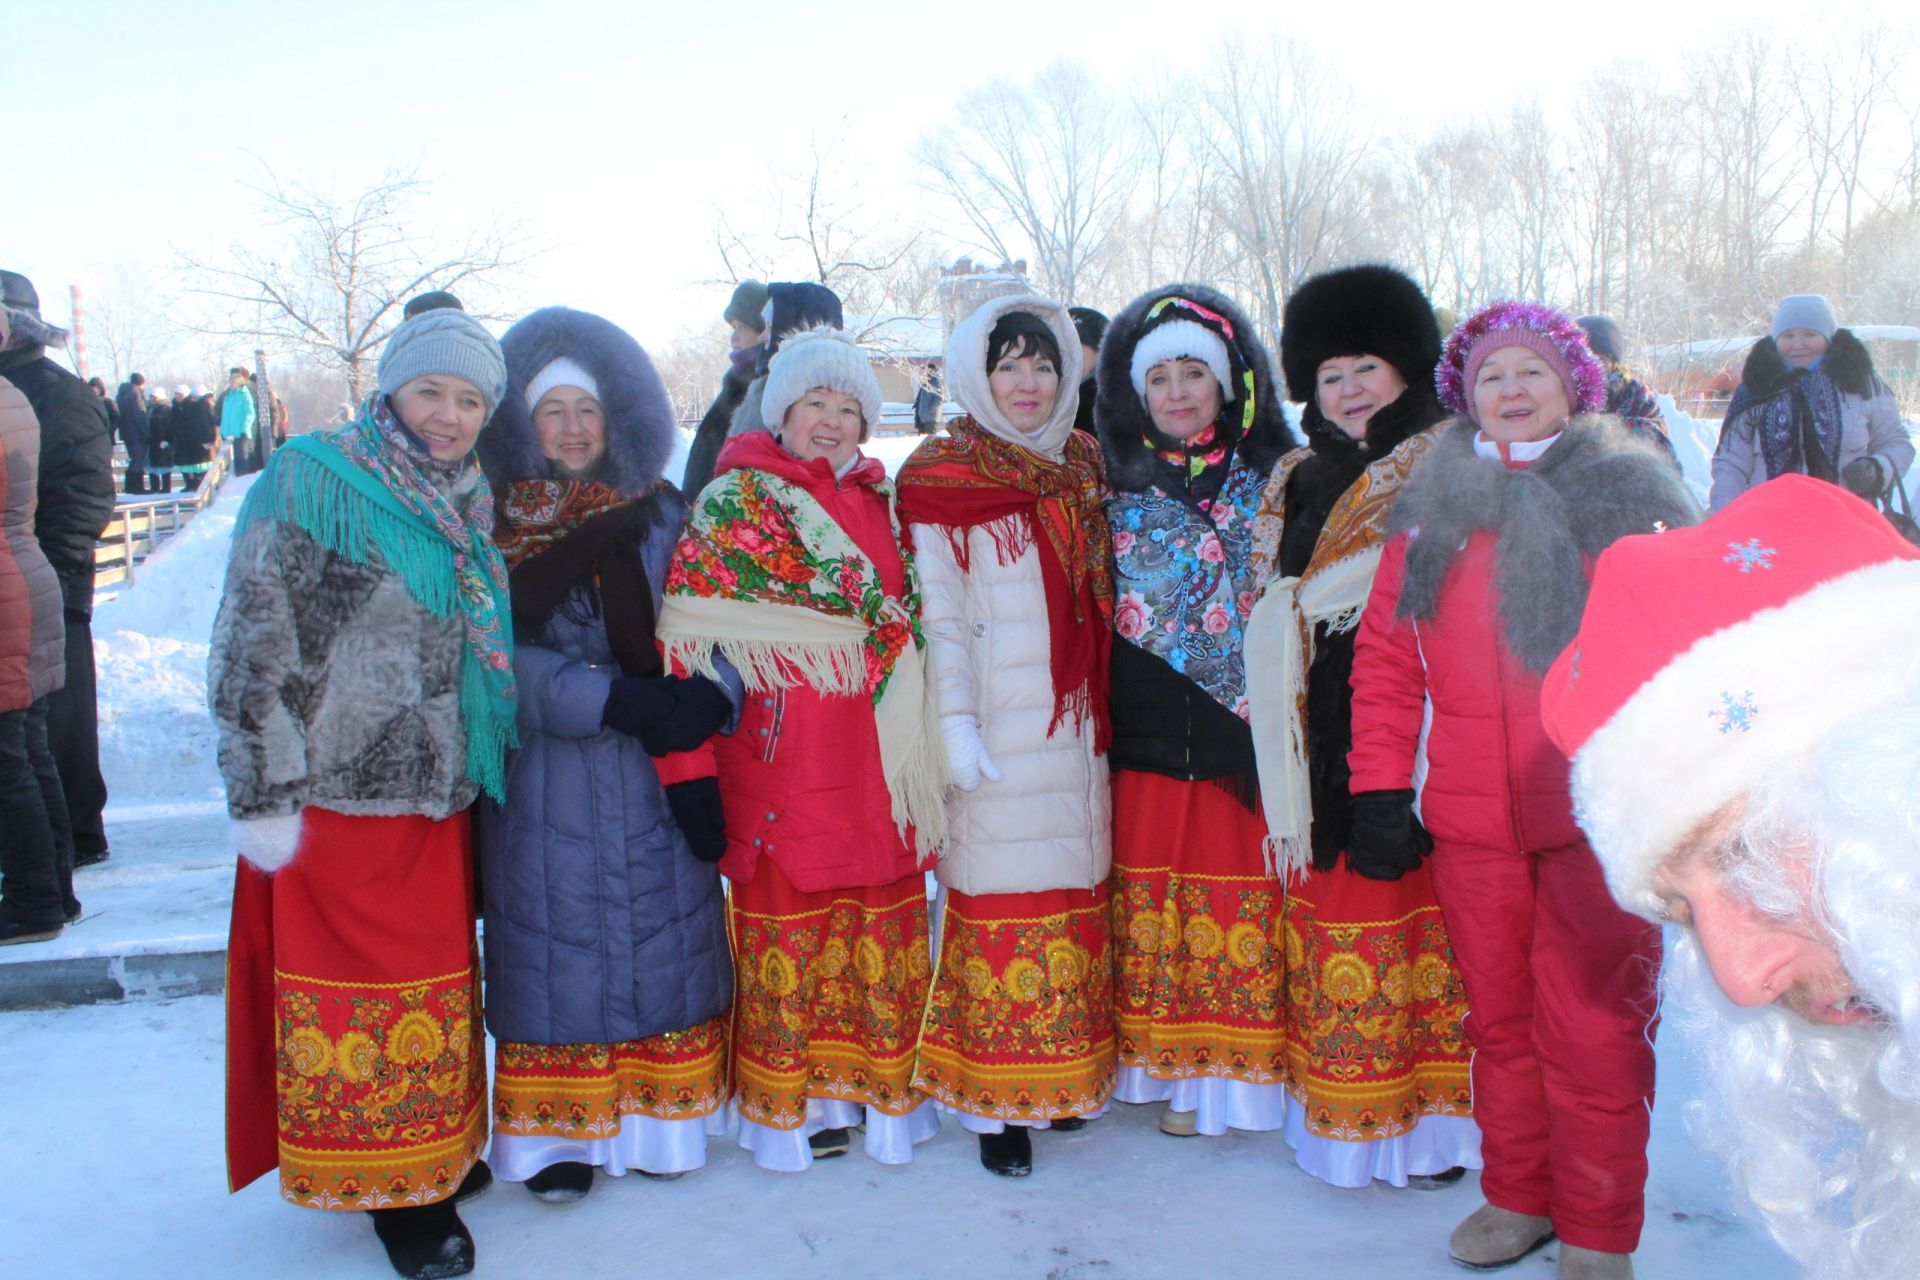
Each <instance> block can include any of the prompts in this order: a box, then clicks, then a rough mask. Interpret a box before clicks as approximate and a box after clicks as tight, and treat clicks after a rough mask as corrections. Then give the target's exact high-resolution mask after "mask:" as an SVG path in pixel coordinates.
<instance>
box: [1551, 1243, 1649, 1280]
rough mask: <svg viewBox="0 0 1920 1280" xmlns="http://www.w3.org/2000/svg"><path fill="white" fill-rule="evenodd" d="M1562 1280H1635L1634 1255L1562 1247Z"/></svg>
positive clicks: (1573, 1246)
mask: <svg viewBox="0 0 1920 1280" xmlns="http://www.w3.org/2000/svg"><path fill="white" fill-rule="evenodd" d="M1560 1280H1633V1255H1632V1254H1630V1253H1600V1252H1598V1251H1596V1250H1593V1249H1582V1248H1581V1247H1580V1246H1579V1245H1577V1244H1563V1245H1561V1246H1560Z"/></svg>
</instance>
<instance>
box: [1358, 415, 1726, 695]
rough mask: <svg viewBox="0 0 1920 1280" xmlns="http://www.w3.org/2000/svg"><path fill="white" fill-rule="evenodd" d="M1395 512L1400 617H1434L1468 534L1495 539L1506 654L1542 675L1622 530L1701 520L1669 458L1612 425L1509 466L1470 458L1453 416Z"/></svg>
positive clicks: (1584, 419)
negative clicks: (1401, 540) (1402, 570)
mask: <svg viewBox="0 0 1920 1280" xmlns="http://www.w3.org/2000/svg"><path fill="white" fill-rule="evenodd" d="M1444 430H1445V434H1444V435H1443V436H1441V438H1440V443H1439V445H1438V446H1437V447H1436V448H1435V449H1434V451H1433V452H1432V453H1431V454H1429V455H1428V456H1427V459H1426V460H1425V461H1424V462H1422V463H1421V464H1420V466H1419V468H1418V469H1417V470H1416V471H1415V472H1414V473H1413V478H1412V479H1411V480H1409V481H1408V483H1407V487H1406V490H1405V492H1403V493H1402V494H1401V495H1400V497H1399V499H1398V500H1397V501H1395V503H1394V504H1393V512H1392V514H1391V515H1390V516H1389V517H1388V527H1389V528H1390V529H1391V530H1392V531H1393V532H1395V533H1401V532H1411V533H1412V535H1413V540H1412V542H1411V543H1410V544H1409V545H1408V547H1407V571H1406V580H1405V584H1404V585H1403V586H1402V588H1401V591H1400V605H1399V610H1398V612H1399V614H1400V616H1401V617H1403V618H1412V619H1416V620H1418V619H1422V618H1431V617H1432V616H1433V614H1434V611H1435V610H1436V609H1437V608H1438V607H1439V602H1440V588H1441V586H1442V585H1443V584H1444V582H1445V580H1446V576H1447V570H1448V569H1449V568H1451V567H1452V565H1453V561H1454V558H1455V557H1456V556H1458V555H1459V554H1460V551H1461V549H1462V548H1463V547H1464V546H1465V545H1466V542H1467V539H1468V537H1469V536H1471V535H1472V534H1474V533H1476V532H1480V531H1482V530H1485V531H1490V532H1492V533H1493V534H1495V535H1496V537H1497V539H1498V541H1497V543H1496V546H1495V551H1494V558H1495V570H1494V585H1495V590H1496V592H1497V594H1498V596H1499V605H1500V618H1501V624H1502V625H1501V631H1502V634H1503V635H1504V636H1505V637H1506V641H1507V648H1508V649H1510V650H1512V652H1513V654H1514V656H1515V657H1517V658H1519V659H1520V661H1521V664H1522V665H1524V666H1525V667H1526V668H1527V670H1529V671H1532V672H1536V673H1538V672H1544V671H1545V670H1546V669H1547V668H1548V667H1549V666H1551V665H1553V660H1554V659H1555V658H1556V657H1558V656H1559V655H1560V651H1561V650H1562V649H1564V648H1566V647H1567V645H1568V643H1569V642H1570V641H1572V639H1573V637H1574V634H1575V633H1576V632H1577V631H1578V630H1579V629H1580V614H1581V611H1582V610H1583V609H1585V608H1586V603H1587V585H1588V566H1589V565H1590V564H1591V563H1592V562H1593V560H1594V558H1595V557H1597V556H1598V555H1599V554H1600V553H1601V552H1602V551H1604V550H1606V549H1607V548H1608V547H1609V546H1612V545H1613V544H1614V543H1615V542H1617V541H1618V540H1619V539H1621V538H1623V537H1625V536H1626V535H1627V534H1630V533H1653V532H1656V531H1657V526H1664V527H1665V528H1669V529H1675V528H1684V527H1686V526H1689V525H1695V524H1698V523H1700V508H1699V506H1698V504H1696V503H1695V502H1694V500H1693V497H1692V495H1690V494H1689V493H1688V492H1687V490H1686V486H1685V485H1684V484H1682V483H1681V480H1680V473H1679V472H1678V471H1676V470H1675V469H1674V466H1673V463H1672V461H1671V460H1670V459H1668V458H1666V457H1665V456H1663V455H1662V454H1660V453H1659V452H1658V451H1656V449H1655V448H1654V447H1653V446H1652V445H1650V444H1648V443H1646V442H1645V441H1643V440H1640V439H1638V438H1636V437H1634V436H1632V435H1629V434H1628V432H1627V430H1626V428H1625V426H1624V425H1623V424H1622V423H1621V421H1620V420H1619V419H1618V418H1614V417H1609V416H1607V415H1605V414H1579V415H1576V416H1574V417H1572V418H1569V419H1567V423H1566V427H1565V429H1564V430H1563V431H1562V432H1561V434H1560V438H1559V439H1558V440H1556V441H1554V442H1553V444H1552V446H1551V447H1549V448H1548V449H1547V451H1546V452H1545V453H1543V454H1541V455H1540V458H1539V460H1538V461H1536V462H1534V463H1533V464H1532V465H1531V466H1529V467H1526V468H1524V469H1512V468H1508V467H1506V466H1504V465H1502V464H1501V463H1499V462H1498V461H1495V460H1494V459H1492V458H1485V457H1482V456H1480V455H1479V454H1478V453H1476V452H1475V451H1474V447H1473V441H1474V437H1475V436H1476V435H1478V434H1479V428H1477V427H1475V426H1474V425H1473V423H1471V422H1469V421H1466V420H1465V419H1456V420H1455V422H1454V424H1453V425H1452V426H1450V427H1447V428H1444Z"/></svg>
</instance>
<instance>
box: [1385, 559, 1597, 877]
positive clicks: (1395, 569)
mask: <svg viewBox="0 0 1920 1280" xmlns="http://www.w3.org/2000/svg"><path fill="white" fill-rule="evenodd" d="M1494 544H1495V536H1494V535H1493V534H1492V533H1486V532H1481V533H1476V534H1474V535H1472V536H1471V537H1470V538H1469V539H1468V540H1467V545H1466V547H1465V548H1464V549H1463V550H1462V551H1461V552H1460V554H1459V555H1458V556H1457V557H1456V558H1455V559H1454V562H1453V564H1452V566H1451V567H1450V568H1449V569H1448V570H1447V576H1446V578H1445V580H1444V581H1443V583H1442V585H1441V588H1440V598H1439V602H1438V606H1437V607H1436V609H1435V610H1434V616H1433V617H1431V618H1428V619H1426V620H1424V621H1421V622H1417V623H1416V622H1410V621H1408V620H1406V619H1403V618H1400V617H1397V616H1396V614H1395V610H1396V608H1397V606H1398V605H1399V603H1400V584H1401V580H1402V578H1403V577H1404V575H1405V570H1406V551H1407V538H1406V536H1405V535H1404V534H1403V535H1401V536H1399V537H1396V538H1394V539H1393V540H1392V541H1391V542H1389V543H1388V544H1387V548H1386V552H1385V554H1384V555H1383V557H1382V559H1381V562H1380V571H1379V573H1378V574H1377V575H1376V576H1375V578H1374V580H1373V593H1372V594H1371V595H1370V596H1369V597H1368V599H1367V607H1366V612H1365V613H1364V614H1363V615H1362V616H1361V619H1360V630H1359V634H1358V636H1357V637H1356V639H1355V642H1354V656H1353V747H1352V750H1351V751H1349V752H1348V755H1347V762H1348V764H1349V765H1350V766H1351V768H1352V770H1353V781H1352V784H1351V785H1352V789H1353V791H1354V792H1355V793H1356V794H1358V793H1359V792H1362V791H1380V790H1392V789H1396V788H1401V787H1410V786H1418V788H1419V791H1420V816H1421V821H1423V822H1424V823H1425V824H1426V826H1427V829H1428V830H1429V831H1430V832H1432V833H1433V837H1434V839H1435V840H1438V841H1441V842H1450V843H1457V844H1474V845H1480V846H1483V847H1487V848H1495V849H1511V850H1515V851H1529V852H1531V851H1539V850H1544V849H1553V848H1558V847H1560V846H1562V845H1567V844H1572V843H1573V842H1574V841H1576V840H1578V839H1579V838H1580V831H1579V828H1578V826H1577V825H1576V824H1575V822H1574V820H1573V802H1572V800H1571V798H1570V797H1569V794H1568V789H1567V783H1568V773H1569V767H1568V764H1567V758H1566V757H1565V756H1564V755H1562V754H1560V751H1559V749H1558V748H1557V747H1555V746H1554V745H1553V743H1552V742H1551V741H1549V740H1548V738H1547V734H1546V730H1545V728H1544V727H1543V726H1542V725H1541V722H1540V684H1541V677H1540V676H1537V675H1533V674H1530V673H1529V672H1528V671H1527V670H1526V669H1525V668H1524V667H1522V666H1521V665H1520V661H1519V659H1517V658H1515V657H1514V656H1513V654H1512V653H1510V652H1509V651H1508V650H1507V645H1506V641H1505V639H1504V636H1503V633H1502V630H1501V624H1500V600H1499V596H1498V594H1497V592H1496V590H1495V588H1494V576H1493V574H1494Z"/></svg>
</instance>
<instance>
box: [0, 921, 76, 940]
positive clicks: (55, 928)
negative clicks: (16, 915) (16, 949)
mask: <svg viewBox="0 0 1920 1280" xmlns="http://www.w3.org/2000/svg"><path fill="white" fill-rule="evenodd" d="M63 928H65V925H63V924H62V923H61V922H60V921H58V920H55V921H54V922H53V923H52V924H21V923H20V922H19V921H18V920H15V919H13V918H11V917H10V916H7V915H3V914H0V947H10V946H12V945H13V944H14V943H16V942H51V941H53V940H54V939H55V938H57V937H59V936H60V930H61V929H63Z"/></svg>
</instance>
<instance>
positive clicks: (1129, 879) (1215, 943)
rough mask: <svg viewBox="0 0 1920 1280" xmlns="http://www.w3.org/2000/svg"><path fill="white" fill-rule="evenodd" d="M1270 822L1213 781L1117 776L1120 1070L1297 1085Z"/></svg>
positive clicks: (1130, 773) (1115, 857) (1116, 1016)
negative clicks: (1292, 1076)
mask: <svg viewBox="0 0 1920 1280" xmlns="http://www.w3.org/2000/svg"><path fill="white" fill-rule="evenodd" d="M1266 837H1267V827H1266V823H1265V822H1264V821H1262V820H1261V818H1260V815H1259V814H1257V813H1249V812H1248V811H1247V808H1246V806H1245V805H1243V804H1241V803H1240V802H1239V801H1238V800H1236V799H1235V798H1234V797H1233V796H1232V795H1230V794H1229V793H1228V792H1227V791H1225V790H1223V789H1222V788H1220V787H1218V786H1216V785H1215V784H1213V783H1212V782H1184V781H1181V780H1180V779H1178V778H1168V777H1165V776H1163V775H1161V774H1157V773H1143V772H1135V771H1133V770H1122V771H1121V772H1118V773H1116V774H1114V775H1113V936H1114V950H1115V952H1116V955H1117V961H1116V963H1115V965H1114V974H1115V983H1116V990H1115V992H1114V1021H1115V1024H1116V1025H1117V1027H1118V1028H1119V1035H1120V1065H1121V1066H1123V1067H1139V1068H1141V1069H1142V1070H1144V1071H1145V1072H1146V1073H1147V1074H1148V1075H1150V1076H1154V1077H1156V1078H1158V1079H1162V1080H1179V1079H1184V1078H1187V1077H1192V1076H1218V1077H1221V1078H1223V1079H1228V1080H1239V1081H1242V1082H1244V1083H1247V1084H1278V1083H1281V1082H1283V1081H1284V1080H1285V1078H1286V1070H1287V1067H1286V1011H1285V1009H1284V1008H1283V1007H1282V1005H1283V1001H1284V992H1283V990H1282V986H1283V984H1282V976H1283V975H1282V970H1281V955H1280V947H1279V942H1280V931H1279V926H1280V909H1281V891H1280V882H1279V881H1278V880H1277V879H1275V878H1274V877H1272V876H1269V875H1268V874H1266V870H1265V863H1264V855H1263V854H1262V852H1261V851H1262V848H1263V847H1264V844H1265V841H1266Z"/></svg>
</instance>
